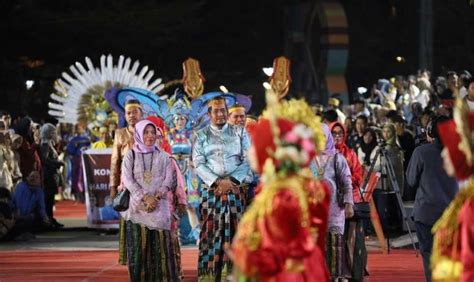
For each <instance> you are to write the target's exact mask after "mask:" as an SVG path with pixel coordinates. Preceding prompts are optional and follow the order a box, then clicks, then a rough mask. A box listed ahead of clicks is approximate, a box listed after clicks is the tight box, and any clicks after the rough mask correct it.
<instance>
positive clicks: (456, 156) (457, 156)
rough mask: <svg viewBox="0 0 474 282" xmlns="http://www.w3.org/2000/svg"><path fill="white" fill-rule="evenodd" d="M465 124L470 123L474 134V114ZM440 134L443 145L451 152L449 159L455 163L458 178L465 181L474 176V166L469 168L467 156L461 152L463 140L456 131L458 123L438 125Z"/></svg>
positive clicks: (451, 122) (447, 122) (473, 113)
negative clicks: (460, 147) (460, 146)
mask: <svg viewBox="0 0 474 282" xmlns="http://www.w3.org/2000/svg"><path fill="white" fill-rule="evenodd" d="M465 122H468V123H469V129H470V131H471V134H472V132H474V112H471V113H470V114H469V119H468V120H467V121H465ZM438 132H439V135H440V137H441V141H442V142H443V145H444V146H445V147H446V148H447V149H448V151H449V157H450V158H451V162H452V163H453V166H454V170H455V171H456V177H457V178H458V179H459V180H464V179H466V178H468V177H470V176H471V175H473V174H474V166H469V165H468V163H467V160H466V156H465V154H464V153H463V152H462V151H461V150H459V147H458V146H459V143H460V141H461V138H460V136H459V134H458V133H457V131H456V123H455V122H454V120H450V121H446V122H443V123H441V124H439V125H438Z"/></svg>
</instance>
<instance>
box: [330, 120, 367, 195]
mask: <svg viewBox="0 0 474 282" xmlns="http://www.w3.org/2000/svg"><path fill="white" fill-rule="evenodd" d="M336 126H338V127H340V128H342V132H343V136H342V142H341V143H336V149H337V151H338V152H339V153H341V154H342V155H343V156H344V158H345V159H346V161H347V164H348V165H349V169H350V170H351V176H352V177H351V180H352V195H353V198H354V203H360V202H362V197H361V196H360V192H359V187H360V186H361V185H362V167H361V165H360V162H359V158H358V157H357V154H356V153H355V152H354V150H352V149H351V148H349V147H348V146H347V145H346V138H347V132H346V129H345V128H344V125H343V124H342V123H340V122H337V121H336V122H333V123H331V124H330V125H329V128H330V129H331V131H332V129H333V128H334V127H336Z"/></svg>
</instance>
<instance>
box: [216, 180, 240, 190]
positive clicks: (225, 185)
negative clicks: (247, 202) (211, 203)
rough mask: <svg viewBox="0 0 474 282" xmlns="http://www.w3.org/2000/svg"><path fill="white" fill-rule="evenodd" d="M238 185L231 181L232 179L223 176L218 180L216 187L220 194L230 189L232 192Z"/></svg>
mask: <svg viewBox="0 0 474 282" xmlns="http://www.w3.org/2000/svg"><path fill="white" fill-rule="evenodd" d="M238 187H239V186H238V185H237V184H235V183H234V182H232V180H230V179H229V178H223V179H222V180H221V181H220V182H219V186H218V189H219V191H220V193H221V194H227V193H229V192H230V191H232V192H234V191H235V189H236V188H238Z"/></svg>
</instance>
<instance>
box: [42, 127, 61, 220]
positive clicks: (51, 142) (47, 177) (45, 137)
mask: <svg viewBox="0 0 474 282" xmlns="http://www.w3.org/2000/svg"><path fill="white" fill-rule="evenodd" d="M40 138H41V144H40V156H41V164H42V170H41V171H42V172H43V182H44V194H45V195H44V196H45V197H44V199H45V205H46V213H47V215H48V217H49V218H50V220H51V223H52V224H53V225H54V226H55V227H63V226H64V225H62V224H61V223H59V222H57V220H56V219H55V218H54V214H53V208H54V196H55V195H56V193H58V188H59V187H62V186H63V179H62V175H61V172H60V171H59V169H60V168H61V167H62V166H63V165H64V163H63V162H61V161H60V160H59V157H58V153H57V151H56V149H55V145H56V141H57V139H58V135H57V131H56V127H55V126H54V125H52V124H51V123H45V124H44V125H43V126H42V127H41V129H40Z"/></svg>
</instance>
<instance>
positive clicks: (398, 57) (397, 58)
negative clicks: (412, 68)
mask: <svg viewBox="0 0 474 282" xmlns="http://www.w3.org/2000/svg"><path fill="white" fill-rule="evenodd" d="M395 60H397V62H399V63H404V62H405V58H404V57H402V56H397V57H396V58H395Z"/></svg>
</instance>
